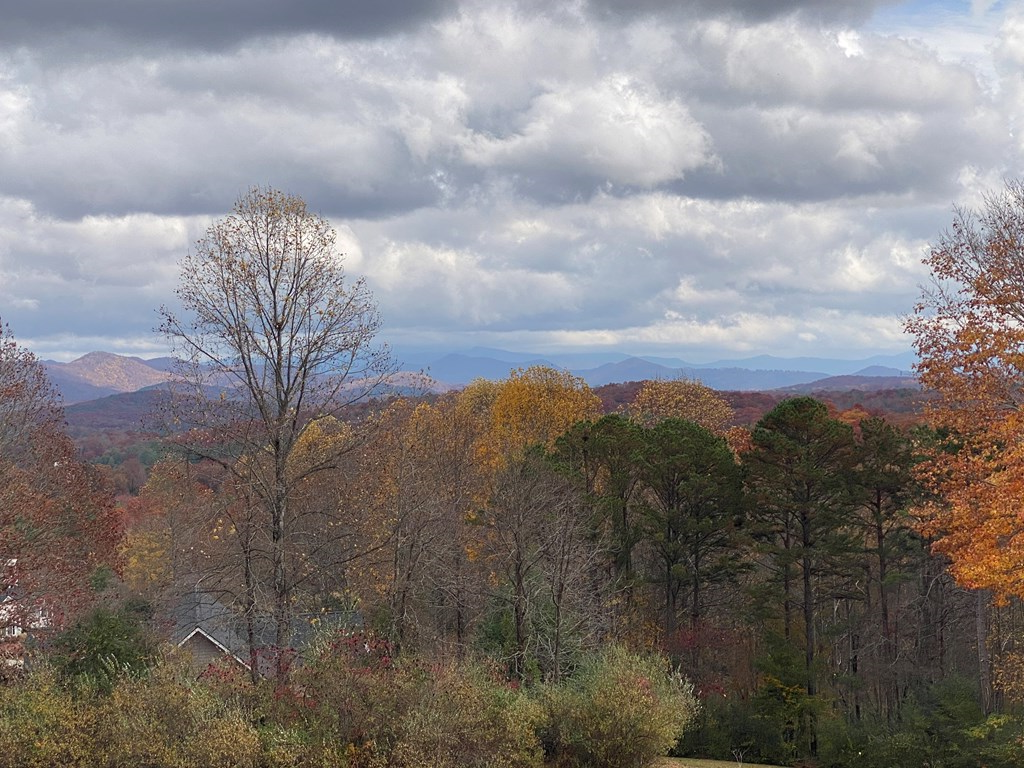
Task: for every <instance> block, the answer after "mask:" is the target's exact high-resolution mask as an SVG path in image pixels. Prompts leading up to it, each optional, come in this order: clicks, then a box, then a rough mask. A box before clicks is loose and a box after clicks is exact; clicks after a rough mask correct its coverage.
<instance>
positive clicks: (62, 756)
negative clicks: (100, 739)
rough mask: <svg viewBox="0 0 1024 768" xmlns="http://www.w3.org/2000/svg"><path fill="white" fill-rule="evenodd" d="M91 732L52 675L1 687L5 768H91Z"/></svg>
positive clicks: (0, 752) (0, 757) (85, 714)
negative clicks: (56, 766) (58, 767)
mask: <svg viewBox="0 0 1024 768" xmlns="http://www.w3.org/2000/svg"><path fill="white" fill-rule="evenodd" d="M92 728H93V723H92V721H91V712H90V711H89V710H88V709H86V708H85V707H83V706H81V705H79V703H78V702H76V701H74V700H73V699H72V697H71V695H70V694H69V693H68V692H67V691H66V690H65V689H64V688H62V687H61V686H60V685H58V684H57V681H56V678H55V676H54V674H53V673H52V671H50V670H48V669H41V670H37V671H36V672H34V673H32V674H30V675H28V676H27V677H25V678H23V679H19V680H16V681H12V682H10V683H8V684H6V685H3V686H0V768H49V767H50V766H55V765H59V766H67V767H68V768H73V767H74V766H92V765H94V764H95V763H94V762H93V748H92V738H91V736H92Z"/></svg>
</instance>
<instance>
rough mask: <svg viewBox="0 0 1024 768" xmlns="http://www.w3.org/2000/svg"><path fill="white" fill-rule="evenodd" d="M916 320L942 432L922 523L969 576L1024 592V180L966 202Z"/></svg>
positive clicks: (936, 260) (937, 249) (960, 575)
mask: <svg viewBox="0 0 1024 768" xmlns="http://www.w3.org/2000/svg"><path fill="white" fill-rule="evenodd" d="M925 264H927V265H928V267H929V268H930V269H931V273H932V283H931V285H930V286H929V287H928V288H927V289H926V290H925V291H924V292H923V295H922V297H921V300H920V301H919V302H918V303H917V305H916V306H915V308H914V314H913V315H912V316H911V317H910V318H909V319H908V320H907V322H906V329H907V330H908V331H909V332H910V333H911V334H913V336H914V345H915V348H916V350H917V353H918V355H919V356H920V362H919V363H918V365H917V373H918V377H919V378H920V380H921V383H922V384H923V385H924V386H925V387H927V388H928V389H930V390H932V391H933V392H934V393H935V394H936V397H935V399H934V400H931V401H929V403H928V405H927V406H926V407H927V417H928V419H929V421H930V423H931V424H932V426H933V427H934V428H935V430H936V435H937V439H936V441H935V445H934V447H933V449H932V450H931V451H930V452H929V456H928V460H927V461H926V462H924V463H923V465H922V477H923V479H924V480H925V482H926V485H927V487H928V489H929V490H930V491H931V492H932V494H933V495H932V497H931V500H930V501H928V502H927V503H925V504H923V505H921V507H920V508H919V514H920V517H921V520H922V529H923V531H924V532H925V533H926V535H928V536H930V537H932V538H933V539H934V541H935V544H934V548H935V549H936V550H937V551H940V552H943V553H945V554H947V555H948V556H949V557H950V559H951V561H952V573H953V575H954V577H955V578H956V579H957V580H958V581H959V582H960V583H962V584H964V585H965V586H968V587H973V588H984V589H991V590H993V591H994V592H995V593H996V594H997V595H1002V596H1007V595H1024V506H1022V504H1021V502H1022V500H1024V413H1022V406H1024V183H1022V182H1020V181H1011V182H1008V183H1007V184H1006V186H1005V188H1004V189H1003V190H1001V191H1000V192H998V193H994V194H990V195H989V196H987V197H986V198H985V200H984V202H983V204H982V206H981V207H980V208H978V209H971V208H958V209H957V210H956V212H955V216H954V220H953V224H952V227H951V228H950V229H949V230H947V231H946V232H944V233H943V234H942V236H941V237H940V238H939V240H938V242H937V243H935V244H934V245H933V247H932V249H931V252H930V253H929V255H928V257H927V258H926V259H925Z"/></svg>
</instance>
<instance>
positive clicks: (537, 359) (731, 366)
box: [44, 347, 917, 405]
mask: <svg viewBox="0 0 1024 768" xmlns="http://www.w3.org/2000/svg"><path fill="white" fill-rule="evenodd" d="M409 359H411V361H412V362H408V363H406V364H405V365H403V368H404V370H406V371H423V372H424V373H426V374H427V375H429V376H430V377H431V378H433V379H434V380H435V381H436V382H437V386H436V388H437V390H438V391H443V390H447V389H453V388H459V387H462V386H465V385H466V384H468V383H469V382H471V381H473V380H474V379H478V378H483V379H503V378H506V377H508V375H509V373H510V372H511V371H513V370H515V369H517V368H527V367H530V366H533V365H544V366H550V367H553V368H560V369H564V370H568V371H571V372H572V373H573V374H574V375H576V376H579V377H581V378H582V379H584V380H585V381H586V382H587V383H588V384H590V385H591V386H592V387H600V386H603V385H605V384H618V383H623V382H628V381H644V380H648V379H676V378H687V379H696V380H698V381H701V382H703V383H704V384H706V385H707V386H709V387H711V388H713V389H718V390H734V391H767V390H777V389H784V390H786V391H793V392H811V391H828V390H855V389H861V390H865V391H867V390H880V389H902V388H916V387H917V382H916V380H915V379H914V377H913V375H912V374H911V372H910V369H911V366H912V365H913V362H914V357H913V355H911V354H909V353H907V354H905V355H890V356H875V357H870V358H865V359H860V360H838V359H827V358H810V357H804V358H775V357H769V356H765V355H762V356H758V357H750V358H746V359H738V360H720V361H716V362H712V363H689V362H686V361H684V360H678V359H675V358H664V357H647V356H643V357H634V356H630V355H626V354H620V353H568V354H550V355H537V354H528V353H527V354H524V353H517V352H508V351H505V350H500V349H489V348H480V347H478V348H474V349H471V350H468V351H466V352H462V353H449V354H442V355H440V356H439V357H432V356H430V355H426V354H420V355H415V354H414V355H410V357H409ZM173 364H174V361H173V360H172V359H171V358H167V357H160V358H155V359H152V360H143V359H142V358H138V357H125V356H122V355H116V354H113V353H110V352H90V353H89V354H87V355H85V356H84V357H80V358H78V359H77V360H74V361H72V362H70V363H58V362H53V361H49V360H48V361H44V365H45V367H46V371H47V373H48V374H49V376H50V379H51V381H53V383H54V384H55V385H56V387H57V388H58V389H59V390H60V392H61V394H62V395H63V398H64V402H65V404H68V405H70V404H73V403H81V402H85V401H89V400H96V399H98V398H102V397H107V396H109V395H115V394H121V393H126V392H137V391H139V390H142V389H145V388H147V387H152V386H155V385H157V384H162V383H164V382H167V381H169V380H170V379H171V378H172V373H171V371H172V369H173Z"/></svg>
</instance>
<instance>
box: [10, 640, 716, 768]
mask: <svg viewBox="0 0 1024 768" xmlns="http://www.w3.org/2000/svg"><path fill="white" fill-rule="evenodd" d="M68 670H69V667H68V666H65V667H64V668H63V669H62V668H59V667H56V666H50V665H46V666H40V667H39V668H37V669H35V670H33V671H31V672H29V673H27V674H25V675H22V676H15V677H14V678H12V679H11V680H9V681H8V682H7V683H6V684H5V685H3V686H0V768H7V767H8V766H10V768H15V767H17V768H33V767H35V766H39V767H40V768H42V767H43V766H54V765H60V766H111V767H113V766H147V767H148V768H164V766H166V767H167V768H190V767H192V766H204V767H205V766H210V767H211V768H228V767H229V766H231V767H234V766H246V767H250V766H251V767H252V768H256V767H258V766H260V767H261V766H267V767H271V766H273V767H277V766H282V767H284V766H288V767H293V766H294V767H296V768H298V767H300V766H303V767H304V766H318V767H319V766H325V767H326V766H349V767H351V768H361V767H365V768H375V767H378V766H379V767H381V768H384V767H385V766H388V767H390V766H394V767H395V768H404V767H406V766H408V768H413V767H414V766H416V767H419V766H428V765H429V766H436V767H438V768H444V767H446V766H451V767H452V768H455V767H456V766H458V767H460V768H463V767H466V768H472V767H473V766H481V768H482V767H483V766H491V767H494V768H520V767H522V768H527V767H528V766H542V765H554V766H561V767H564V768H576V767H579V768H582V767H583V766H595V767H596V768H601V767H602V766H605V767H607V768H634V767H635V766H641V765H645V764H648V763H650V762H651V761H652V760H654V759H655V758H657V757H658V756H660V755H665V754H666V753H667V752H668V751H669V750H670V749H671V748H672V746H673V745H674V744H675V743H676V740H677V738H678V737H679V736H680V734H682V732H683V731H684V730H685V729H686V728H687V727H688V726H689V725H690V724H691V723H692V722H693V720H694V717H695V716H696V712H697V704H696V700H695V697H694V695H693V691H692V688H691V687H690V685H689V684H688V683H687V682H686V681H685V680H683V679H682V678H681V677H680V676H679V675H677V674H674V673H673V672H672V670H671V668H670V667H669V666H668V664H667V663H666V662H665V661H664V660H663V659H661V658H658V657H652V656H641V655H637V654H633V653H630V652H627V651H625V650H623V649H621V648H618V647H612V648H609V649H606V650H605V651H603V652H601V653H600V654H596V655H594V656H591V657H588V658H586V659H584V661H583V663H582V665H581V666H580V667H579V669H578V670H577V672H576V674H575V675H573V676H572V677H571V678H569V679H567V680H566V681H564V682H562V683H560V684H558V685H554V684H552V685H543V684H540V685H536V686H532V687H530V688H529V689H524V688H520V687H519V686H517V685H516V684H514V683H509V682H508V681H507V680H506V678H505V676H504V675H503V674H502V673H501V671H500V670H499V669H498V668H496V667H495V666H494V665H493V664H491V663H489V662H486V661H469V660H462V661H458V662H455V661H452V662H438V661H426V660H422V659H416V658H409V657H402V658H400V659H393V658H392V657H391V655H390V654H389V652H388V647H387V645H386V644H383V643H377V642H373V641H372V639H371V638H368V637H367V636H364V635H352V634H339V635H337V636H335V637H333V638H330V639H328V640H325V641H324V642H322V643H320V644H319V646H318V647H317V648H316V649H315V650H314V651H313V653H312V654H311V655H310V657H309V658H308V659H307V660H306V661H305V663H304V664H303V665H301V666H300V667H297V668H296V669H295V670H294V671H293V673H292V675H291V679H290V681H289V683H288V684H287V685H277V684H274V683H272V682H270V681H264V682H261V683H259V684H257V685H253V684H252V683H251V682H250V681H249V680H248V676H247V673H246V672H245V670H243V669H241V668H240V667H238V666H237V665H236V666H234V667H232V666H228V665H225V666H217V667H211V668H209V669H208V670H206V671H205V672H202V673H200V674H198V675H197V674H196V672H195V670H194V668H193V667H192V666H191V665H190V663H189V662H188V660H187V659H184V658H182V657H181V656H180V655H177V656H167V657H165V658H162V659H161V660H159V661H158V662H156V663H155V664H153V665H152V666H151V667H148V668H144V669H140V668H134V669H132V668H128V667H125V666H122V667H120V668H114V667H113V666H112V665H109V664H108V665H107V666H106V667H105V668H104V666H103V665H102V664H101V665H100V666H99V667H98V668H97V669H93V670H91V671H83V670H82V669H81V668H80V666H79V667H78V668H71V673H70V674H67V672H68Z"/></svg>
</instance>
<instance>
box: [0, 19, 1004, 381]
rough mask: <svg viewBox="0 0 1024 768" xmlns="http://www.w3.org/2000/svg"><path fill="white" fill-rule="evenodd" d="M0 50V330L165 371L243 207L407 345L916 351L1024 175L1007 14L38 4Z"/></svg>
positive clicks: (699, 351) (48, 352)
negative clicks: (953, 278)
mask: <svg viewBox="0 0 1024 768" xmlns="http://www.w3.org/2000/svg"><path fill="white" fill-rule="evenodd" d="M7 5H8V7H6V8H5V9H4V19H3V24H2V25H0V318H2V320H3V321H4V322H5V323H7V324H8V325H9V327H10V329H11V331H12V332H13V334H14V336H15V338H16V339H18V341H19V342H20V343H21V344H23V345H24V346H26V347H28V348H29V349H31V350H32V351H33V352H35V353H36V354H37V355H38V356H39V357H41V358H44V359H54V360H62V361H67V360H70V359H73V358H75V357H78V356H80V355H82V354H84V353H86V352H89V351H94V350H102V351H109V352H116V353H119V354H128V355H139V356H142V357H155V356H159V355H163V354H166V353H167V351H168V346H167V343H166V342H165V341H164V340H163V339H162V338H161V337H160V336H159V334H157V333H156V331H155V330H154V329H155V327H156V326H157V324H158V319H159V318H158V316H157V309H158V308H159V307H160V306H161V305H168V306H169V307H172V308H173V307H174V306H175V294H174V291H175V288H176V286H177V281H178V274H179V262H180V260H181V259H182V258H183V257H184V256H185V255H186V254H187V253H188V252H189V249H190V248H191V247H192V245H193V244H194V243H195V242H196V240H198V239H199V238H200V237H202V235H203V234H204V232H205V231H206V229H207V227H209V226H210V224H211V223H212V222H214V221H215V220H217V219H218V218H220V217H222V216H224V215H225V214H226V213H227V212H229V210H230V208H231V206H232V204H233V203H234V201H235V200H236V199H237V198H238V197H239V196H240V195H241V194H242V193H244V192H245V191H246V190H247V189H249V188H250V187H252V186H253V185H260V186H272V187H275V188H278V189H281V190H284V191H286V192H289V193H291V194H295V195H299V196H301V197H302V198H304V199H305V200H306V202H307V204H308V205H309V207H310V208H311V209H313V210H314V211H317V212H319V213H321V214H323V215H324V216H326V217H328V218H329V219H330V221H331V223H332V224H333V225H334V227H335V228H336V230H337V232H338V237H339V243H340V246H341V249H342V251H343V252H344V254H345V261H344V264H345V269H346V271H347V273H348V274H349V275H350V276H351V277H352V278H355V277H359V276H362V277H365V278H366V281H367V284H368V285H369V287H370V289H371V290H372V292H373V294H374V296H375V298H376V300H377V303H378V305H379V310H380V313H381V316H382V318H383V323H384V325H383V329H382V331H381V340H382V341H386V342H388V343H390V344H391V345H392V346H393V347H395V349H396V350H399V351H407V350H423V349H429V350H434V349H436V350H439V351H441V350H448V349H469V348H472V347H474V346H489V347H500V348H503V349H509V350H514V351H528V352H538V353H544V352H550V351H619V352H626V353H630V354H658V355H671V356H675V357H680V358H683V359H686V360H692V361H695V362H702V361H710V360H714V359H718V358H735V357H742V356H746V355H758V354H772V355H778V356H800V355H803V356H808V355H810V356H825V357H841V358H859V357H867V356H869V355H873V354H889V353H899V352H904V351H906V350H908V349H909V348H910V339H909V338H907V337H906V336H905V335H904V334H903V332H902V324H903V318H904V317H905V315H906V314H907V313H908V312H910V311H911V310H912V307H913V304H914V301H915V300H916V299H917V298H918V296H919V295H920V290H921V286H922V285H923V284H925V283H926V282H927V280H928V274H927V272H926V270H925V269H924V267H923V266H922V264H921V259H922V257H923V256H924V255H925V254H926V253H927V250H928V244H929V242H933V241H935V240H936V239H937V238H938V236H939V235H940V234H941V232H942V230H943V229H944V228H945V227H946V226H947V225H948V224H949V223H950V222H951V219H952V211H953V207H954V206H958V205H959V206H977V205H978V204H979V203H980V202H981V201H982V200H983V198H984V195H985V194H986V193H988V192H992V191H996V190H998V189H999V187H1000V186H1001V185H1002V184H1003V183H1004V180H1006V179H1008V178H1015V177H1017V176H1018V175H1020V174H1021V173H1022V167H1024V144H1022V136H1021V135H1018V129H1017V126H1018V123H1019V122H1020V121H1021V119H1022V118H1024V0H1020V1H1018V0H999V1H996V2H993V1H992V0H973V2H971V1H970V0H960V1H954V0H916V1H915V2H902V3H901V2H894V1H892V0H890V1H887V0H566V1H563V0H508V1H507V2H500V3H496V2H493V0H418V1H416V0H375V2H373V3H366V2H363V1H362V0H292V1H291V2H288V3H282V2H275V1H274V0H219V1H218V2H217V3H209V2H207V0H156V1H155V2H148V3H140V2H137V0H88V2H83V0H33V2H31V3H8V4H7Z"/></svg>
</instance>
